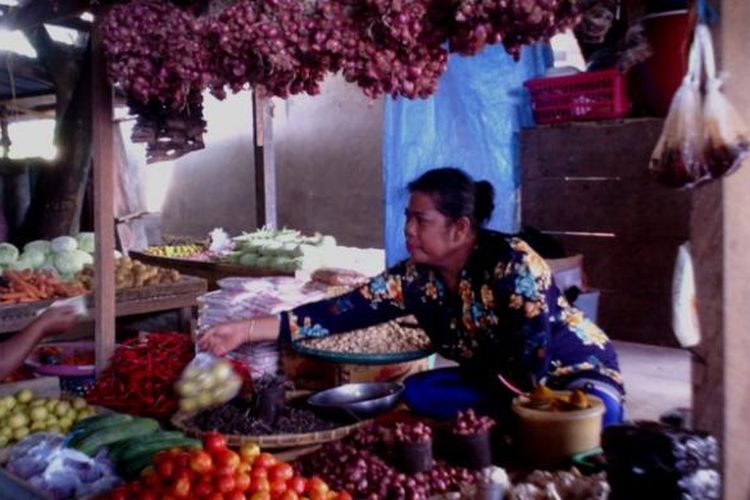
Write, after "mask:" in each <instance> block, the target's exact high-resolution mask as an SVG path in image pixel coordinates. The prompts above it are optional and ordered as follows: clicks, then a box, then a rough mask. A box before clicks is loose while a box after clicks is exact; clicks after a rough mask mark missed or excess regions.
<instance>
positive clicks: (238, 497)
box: [224, 490, 245, 500]
mask: <svg viewBox="0 0 750 500" xmlns="http://www.w3.org/2000/svg"><path fill="white" fill-rule="evenodd" d="M224 500H245V494H244V493H242V492H241V491H239V490H234V491H233V492H231V493H224Z"/></svg>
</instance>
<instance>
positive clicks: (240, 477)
mask: <svg viewBox="0 0 750 500" xmlns="http://www.w3.org/2000/svg"><path fill="white" fill-rule="evenodd" d="M249 488H250V475H249V474H245V473H244V472H238V473H236V474H235V475H234V489H236V490H238V491H247V490H248V489H249Z"/></svg>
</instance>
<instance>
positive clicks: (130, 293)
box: [0, 276, 207, 334]
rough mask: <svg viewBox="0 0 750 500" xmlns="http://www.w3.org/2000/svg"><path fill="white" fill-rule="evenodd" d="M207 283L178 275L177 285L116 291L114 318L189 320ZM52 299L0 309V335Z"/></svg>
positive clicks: (20, 324)
mask: <svg viewBox="0 0 750 500" xmlns="http://www.w3.org/2000/svg"><path fill="white" fill-rule="evenodd" d="M206 290H207V283H206V280H204V279H201V278H196V277H194V276H181V277H180V280H179V281H177V282H176V283H170V284H160V285H148V286H141V287H133V288H123V289H120V290H117V293H116V303H115V314H116V316H117V317H124V316H135V315H139V314H148V313H153V312H159V311H169V310H175V309H177V310H181V311H183V318H184V319H187V318H189V317H190V312H191V309H192V308H193V307H196V306H197V301H196V299H197V297H198V296H199V295H202V294H204V293H206ZM53 302H54V300H43V301H38V302H31V303H27V304H18V305H9V306H2V307H0V334H2V333H9V332H16V331H19V330H21V329H22V328H24V327H25V326H26V325H27V324H28V323H29V322H30V321H32V320H33V319H34V318H35V317H36V314H37V312H38V311H40V310H42V309H44V308H45V307H47V306H49V305H50V304H52V303H53ZM86 302H87V306H88V308H89V310H93V308H94V296H93V295H88V296H87V298H86Z"/></svg>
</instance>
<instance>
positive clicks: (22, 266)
mask: <svg viewBox="0 0 750 500" xmlns="http://www.w3.org/2000/svg"><path fill="white" fill-rule="evenodd" d="M26 269H33V266H32V265H31V262H29V261H28V260H23V259H18V260H17V261H15V262H11V263H10V264H8V270H9V271H25V270H26Z"/></svg>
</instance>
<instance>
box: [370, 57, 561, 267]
mask: <svg viewBox="0 0 750 500" xmlns="http://www.w3.org/2000/svg"><path fill="white" fill-rule="evenodd" d="M551 63H552V51H551V50H550V48H549V46H548V45H546V44H538V45H535V46H530V47H524V48H523V51H522V54H521V59H520V60H519V61H518V62H516V61H514V60H513V59H512V58H511V57H510V56H509V55H508V54H507V53H506V52H505V49H504V48H503V47H502V46H501V45H494V46H490V47H487V48H485V49H484V50H483V51H482V52H481V53H479V54H477V55H475V56H472V57H461V56H458V55H452V56H451V57H450V59H449V61H448V70H447V71H446V72H445V74H444V75H443V76H442V78H441V79H440V87H439V89H438V92H437V93H436V94H435V95H434V96H432V97H430V98H429V99H417V100H409V99H400V98H399V99H392V98H388V99H386V104H385V120H384V133H383V139H384V140H383V177H384V178H383V185H384V188H385V249H386V259H387V263H388V266H391V265H393V264H395V263H396V262H398V261H400V260H402V259H404V258H406V256H407V253H406V248H405V244H404V234H403V230H404V210H405V209H406V204H407V203H408V192H407V190H406V185H407V184H408V183H409V181H411V180H413V179H415V178H416V177H418V176H419V175H420V174H421V173H422V172H424V171H426V170H429V169H431V168H437V167H446V166H451V167H459V168H462V169H463V170H465V171H467V172H468V173H469V174H471V176H472V177H474V178H475V179H476V180H481V179H486V180H488V181H490V182H491V183H492V184H493V186H494V187H495V193H496V194H495V213H494V215H493V217H492V220H491V221H490V224H489V226H490V227H492V228H494V229H497V230H499V231H503V232H511V233H512V232H517V231H518V230H519V224H520V210H519V201H520V200H519V194H520V191H519V186H520V166H519V131H520V129H521V128H522V127H526V126H529V125H531V124H532V123H533V120H532V115H531V106H530V103H529V96H528V93H527V92H526V90H525V88H524V87H523V82H525V81H526V80H528V79H530V78H534V77H535V76H538V75H541V74H543V73H544V71H545V70H546V69H547V68H548V67H549V66H550V65H551Z"/></svg>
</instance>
